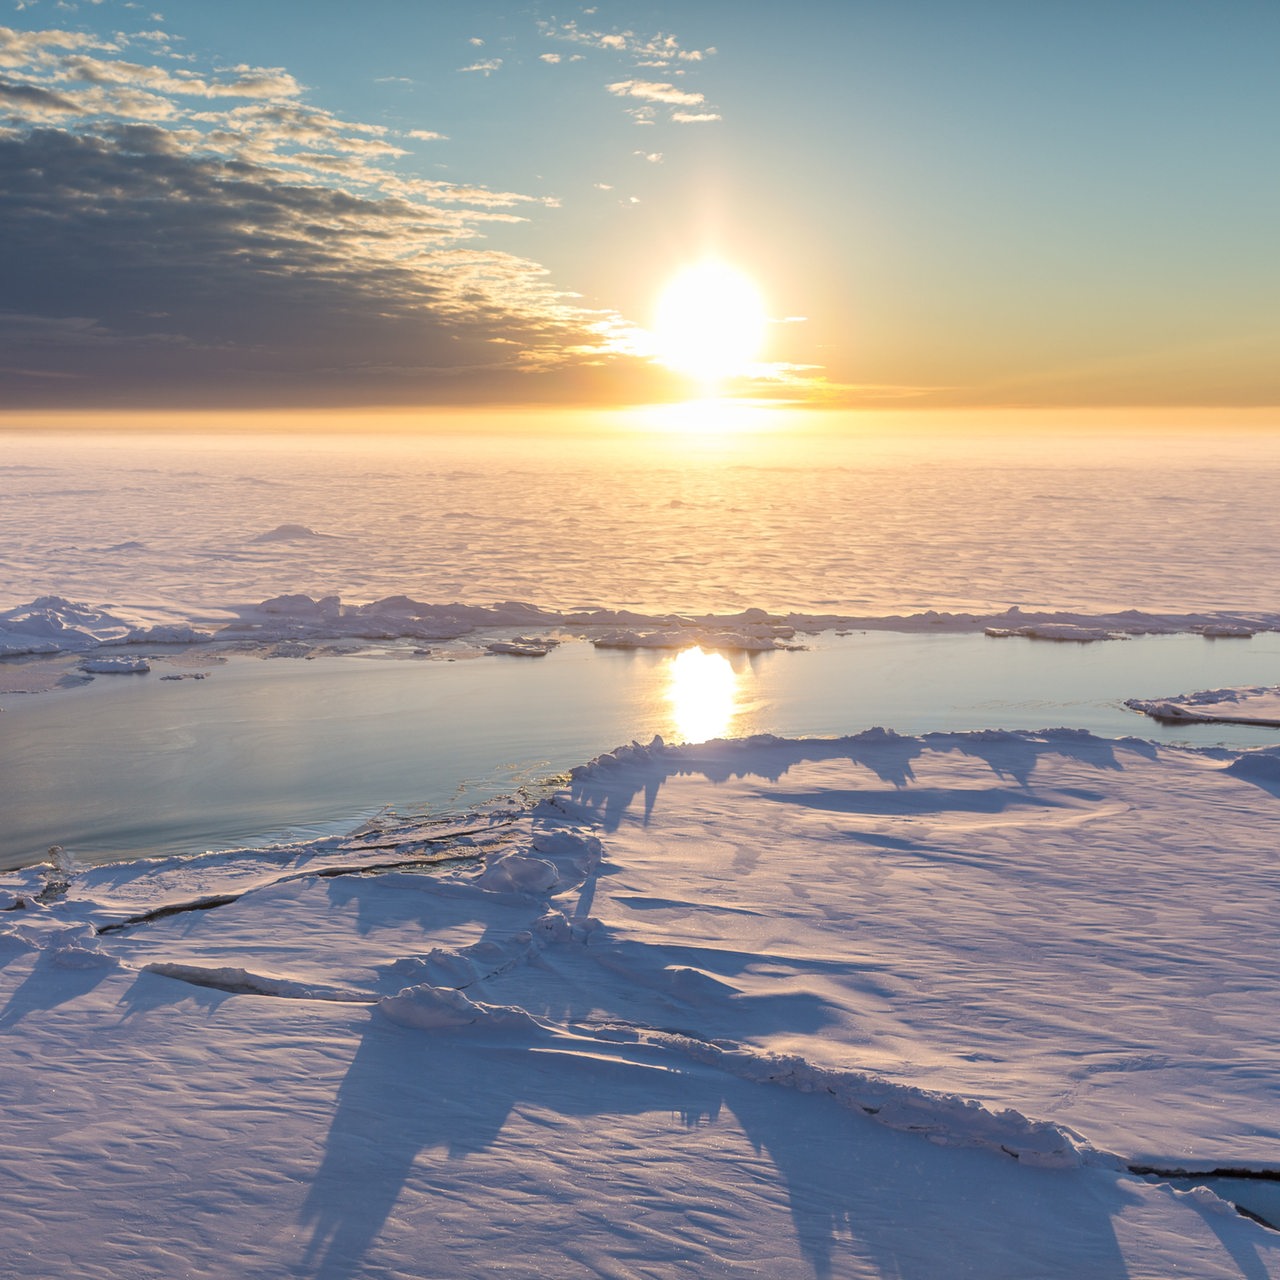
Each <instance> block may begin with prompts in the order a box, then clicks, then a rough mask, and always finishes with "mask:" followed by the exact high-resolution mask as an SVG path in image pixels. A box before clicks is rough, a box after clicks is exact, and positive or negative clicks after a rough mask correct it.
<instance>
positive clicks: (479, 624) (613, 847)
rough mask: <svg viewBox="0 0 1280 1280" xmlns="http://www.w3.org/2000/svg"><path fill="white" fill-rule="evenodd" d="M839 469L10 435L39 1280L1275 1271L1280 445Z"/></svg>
mask: <svg viewBox="0 0 1280 1280" xmlns="http://www.w3.org/2000/svg"><path fill="white" fill-rule="evenodd" d="M632 425H634V424H632ZM835 428H838V429H833V427H832V425H831V424H828V426H827V427H826V429H824V430H822V431H810V430H802V429H800V427H799V426H795V427H793V428H792V429H790V430H788V431H784V432H778V433H770V432H759V431H752V432H746V431H744V432H741V433H734V432H723V433H698V432H678V431H648V432H645V431H637V430H627V429H622V428H620V427H617V426H616V425H613V426H610V427H609V429H608V430H605V429H603V428H602V429H601V430H599V431H595V432H591V431H583V430H576V431H573V432H563V433H547V434H541V435H537V436H533V435H529V434H525V435H520V434H512V433H506V434H500V433H496V434H488V435H480V436H474V437H463V436H459V435H442V436H411V435H404V434H401V435H395V436H393V435H367V436H354V435H342V434H329V435H322V436H305V435H296V436H271V435H263V436H249V435H243V434H241V435H231V434H224V435H217V434H209V435H203V436H197V435H186V436H182V437H167V436H164V435H161V434H156V433H141V432H139V433H132V434H131V433H128V432H121V433H115V434H110V435H107V434H79V435H67V434H59V433H54V432H45V433H34V432H32V433H27V434H16V433H15V434H9V435H5V436H0V642H2V643H3V644H4V645H5V646H7V651H8V652H9V653H10V654H11V655H13V656H10V657H6V658H0V708H3V710H2V711H0V778H3V782H2V783H0V804H2V805H3V813H2V814H0V816H2V817H3V819H4V821H3V823H2V824H0V826H2V827H3V831H2V834H0V867H6V868H9V870H7V871H5V872H3V873H2V874H0V1099H3V1103H4V1107H5V1114H6V1117H7V1127H8V1132H7V1135H6V1143H5V1144H4V1146H3V1147H2V1148H0V1182H3V1185H4V1188H5V1195H4V1196H3V1198H2V1199H0V1206H2V1207H0V1223H2V1224H3V1226H4V1229H5V1235H6V1266H9V1267H11V1268H12V1274H14V1275H16V1276H19V1277H22V1278H23V1280H35V1278H40V1280H43V1278H45V1277H49V1278H50V1280H52V1277H62V1276H66V1275H69V1274H77V1275H85V1276H96V1275H102V1276H108V1275H109V1276H119V1275H129V1276H139V1277H152V1276H154V1277H168V1276H173V1275H191V1276H201V1277H221V1276H227V1277H231V1276H243V1275H246V1274H254V1275H261V1276H280V1277H315V1278H317V1280H338V1278H339V1277H357V1276H369V1277H373V1276H377V1277H384V1278H398V1277H406V1278H407V1277H410V1276H422V1275H439V1276H442V1277H472V1276H475V1277H479V1276H490V1275H493V1274H509V1275H514V1276H529V1277H532V1276H536V1275H545V1274H548V1273H555V1274H558V1275H566V1276H593V1277H595V1276H599V1277H605V1276H607V1277H633V1276H634V1277H642V1276H643V1277H658V1276H661V1277H684V1276H695V1275H696V1276H702V1275H707V1274H716V1275H726V1276H767V1277H819V1278H825V1277H847V1278H849V1280H860V1278H862V1277H883V1278H888V1277H895V1278H901V1277H912V1278H914V1280H931V1278H933V1277H945V1276H961V1275H968V1276H982V1277H1022V1276H1031V1275H1035V1276H1053V1277H1059V1276H1060V1277H1077V1276H1085V1275H1087V1276H1098V1277H1106V1278H1107V1280H1111V1278H1112V1277H1114V1278H1115V1280H1121V1278H1122V1277H1124V1278H1126V1280H1130V1278H1133V1277H1152V1278H1153V1280H1154V1278H1155V1277H1167V1276H1172V1275H1187V1276H1196V1277H1218V1276H1230V1277H1236V1276H1239V1277H1244V1278H1245V1280H1256V1278H1257V1277H1266V1276H1280V1247H1278V1246H1277V1243H1276V1242H1277V1241H1278V1240H1280V1235H1277V1233H1276V1230H1275V1228H1274V1227H1273V1226H1272V1225H1270V1224H1276V1226H1280V1196H1278V1195H1277V1194H1276V1191H1275V1188H1276V1187H1277V1186H1278V1185H1280V1068H1277V1065H1276V1064H1277V1063H1278V1062H1280V1053H1278V1052H1277V1050H1278V1049H1280V1045H1278V1044H1277V1040H1276V1030H1275V1029H1276V1027H1278V1026H1280V1017H1278V1016H1277V1015H1278V1014H1280V1009H1277V1006H1276V1000H1277V997H1276V995H1275V992H1276V990H1277V989H1278V980H1280V973H1276V972H1275V968H1276V965H1275V956H1277V955H1280V936H1277V925H1276V921H1277V920H1280V910H1278V909H1277V908H1280V863H1277V861H1276V857H1277V855H1276V846H1275V841H1274V829H1275V822H1276V819H1277V816H1280V810H1277V808H1276V805H1277V804H1280V729H1276V728H1273V727H1269V726H1267V725H1265V724H1258V723H1222V722H1221V718H1218V719H1212V718H1210V719H1203V718H1202V719H1188V718H1187V717H1186V711H1185V709H1187V708H1190V709H1191V711H1192V712H1193V713H1194V714H1195V715H1198V716H1204V715H1206V714H1208V713H1207V712H1206V711H1205V709H1206V708H1207V709H1209V711H1212V712H1214V713H1215V714H1217V713H1222V712H1223V711H1224V709H1225V713H1226V715H1227V718H1234V719H1236V720H1240V719H1243V720H1245V721H1248V720H1250V719H1251V718H1253V719H1259V720H1265V719H1268V718H1270V719H1274V718H1275V715H1276V713H1275V707H1276V705H1277V702H1276V698H1275V696H1274V693H1273V692H1271V691H1272V690H1273V689H1274V687H1275V686H1276V685H1277V684H1280V678H1278V676H1277V672H1280V606H1278V605H1277V600H1280V590H1278V588H1280V569H1278V566H1277V561H1276V559H1275V555H1274V546H1275V544H1276V536H1277V533H1280V528H1278V527H1277V524H1278V521H1280V517H1277V515H1276V513H1277V512H1278V511H1280V445H1278V443H1277V441H1278V440H1280V436H1274V435H1270V434H1267V433H1264V432H1261V431H1253V432H1232V431H1226V430H1223V431H1219V432H1201V433H1198V434H1197V433H1193V432H1189V431H1183V430H1170V431H1167V432H1158V431H1157V432H1155V433H1154V434H1153V432H1152V431H1146V432H1144V433H1134V434H1124V433H1117V432H1110V433H1106V434H1105V435H1099V434H1098V433H1097V432H1096V431H1090V430H1086V429H1084V428H1075V427H1072V426H1071V424H1070V423H1066V424H1062V423H1059V424H1058V426H1057V427H1056V428H1055V429H1054V430H1053V431H1049V430H1047V429H1044V428H1043V424H1041V427H1040V428H1037V429H1036V430H1032V429H1030V427H1028V428H1027V429H1026V430H1018V429H1017V427H1016V424H1014V425H1013V426H1012V427H1011V426H1010V425H1009V424H1008V423H1005V424H1003V425H1002V426H1001V427H1000V428H999V429H998V430H997V429H994V428H993V429H991V430H976V431H975V430H968V431H966V432H964V433H955V432H947V431H943V430H939V429H937V428H927V429H926V428H921V427H918V426H903V427H902V428H901V429H900V430H897V431H893V432H886V431H885V430H883V428H880V429H877V430H875V431H873V430H870V429H868V428H865V427H863V426H860V425H859V423H858V421H857V420H855V419H849V420H847V421H845V422H843V423H837V424H835ZM335 597H337V598H339V599H340V602H341V603H339V600H338V599H335ZM1103 637H1110V638H1103ZM539 643H541V644H542V647H543V648H545V652H544V653H543V655H542V656H529V650H530V649H531V648H533V649H535V650H536V647H537V645H538V644H539ZM490 645H497V647H498V648H499V650H501V649H503V648H508V649H509V648H510V647H511V646H512V645H515V646H516V647H517V648H518V649H521V650H524V652H523V653H521V654H519V655H517V654H513V653H511V652H494V651H493V650H491V649H490V647H489V646H490ZM131 665H133V666H145V667H146V670H139V671H137V672H136V673H124V672H123V671H121V670H120V668H121V667H122V666H131ZM86 666H90V667H95V668H97V670H96V671H95V670H85V669H84V668H85V667H86ZM113 667H114V668H115V670H114V671H112V670H111V668H113ZM1206 691H1217V692H1212V693H1211V692H1206ZM1180 695H1181V701H1179V702H1178V703H1177V707H1175V708H1174V710H1172V711H1171V710H1169V708H1170V707H1172V706H1173V705H1174V703H1173V701H1171V700H1174V701H1176V700H1177V699H1178V698H1179V696H1180ZM1129 699H1136V700H1139V701H1140V702H1141V703H1143V704H1144V705H1149V706H1150V707H1152V708H1154V709H1155V710H1156V711H1157V712H1160V713H1161V716H1160V718H1152V716H1151V714H1147V715H1143V714H1140V713H1139V711H1138V710H1135V709H1133V708H1131V707H1128V706H1126V705H1125V703H1126V700H1129ZM1178 707H1181V708H1183V710H1182V711H1179V710H1178V709H1177V708H1178ZM1179 716H1182V717H1183V718H1181V719H1180V718H1179ZM655 735H656V736H655ZM629 744H631V745H629ZM51 845H57V846H61V849H62V851H61V852H59V853H58V854H56V855H54V856H53V857H52V859H51V860H50V861H48V862H42V859H43V858H45V857H46V854H47V851H48V849H49V846H51Z"/></svg>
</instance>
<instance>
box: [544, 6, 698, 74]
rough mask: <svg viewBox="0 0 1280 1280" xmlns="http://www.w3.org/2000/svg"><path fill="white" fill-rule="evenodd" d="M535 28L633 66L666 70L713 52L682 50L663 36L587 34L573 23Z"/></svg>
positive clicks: (673, 40) (551, 24) (676, 42)
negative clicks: (624, 59) (626, 60)
mask: <svg viewBox="0 0 1280 1280" xmlns="http://www.w3.org/2000/svg"><path fill="white" fill-rule="evenodd" d="M587 12H588V13H591V12H594V11H593V10H588V11H587ZM538 26H539V27H540V28H541V30H542V33H543V35H544V36H547V37H549V38H550V39H553V40H564V41H568V42H570V43H572V44H579V45H584V46H586V47H588V48H591V49H601V50H605V51H607V52H610V53H619V54H624V55H626V56H627V57H628V58H629V59H630V60H631V61H632V62H633V64H634V65H636V66H647V67H668V66H671V65H672V64H678V63H681V62H702V61H704V60H705V59H706V58H709V57H711V56H712V55H713V54H714V53H715V52H716V51H715V49H714V47H708V48H706V49H682V48H681V47H680V42H679V40H677V39H676V37H675V36H673V35H667V34H664V33H662V32H659V33H658V34H657V35H653V36H642V35H637V34H636V32H634V31H588V30H584V29H583V28H582V27H580V26H579V25H578V24H577V22H575V21H573V20H570V21H567V22H561V23H559V24H557V23H554V22H545V21H543V22H539V24H538Z"/></svg>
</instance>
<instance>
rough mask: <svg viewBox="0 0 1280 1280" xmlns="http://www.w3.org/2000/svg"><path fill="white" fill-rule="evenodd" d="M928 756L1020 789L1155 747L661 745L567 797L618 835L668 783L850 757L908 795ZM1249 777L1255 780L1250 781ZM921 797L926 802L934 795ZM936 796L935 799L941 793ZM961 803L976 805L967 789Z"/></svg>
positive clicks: (1001, 736)
mask: <svg viewBox="0 0 1280 1280" xmlns="http://www.w3.org/2000/svg"><path fill="white" fill-rule="evenodd" d="M926 751H936V752H945V751H957V752H961V753H963V754H965V755H969V756H972V757H974V758H976V759H979V760H981V761H983V763H985V764H986V765H987V766H988V768H990V769H991V771H992V773H993V774H994V775H995V776H996V777H997V778H1002V779H1013V780H1014V781H1015V782H1016V783H1017V784H1018V786H1020V787H1022V788H1024V789H1025V788H1026V787H1027V786H1028V785H1029V782H1030V779H1031V776H1032V774H1033V773H1034V772H1035V770H1036V767H1037V765H1038V763H1039V762H1040V760H1041V759H1042V758H1044V757H1046V756H1066V757H1068V758H1070V759H1073V760H1077V761H1079V762H1080V763H1083V764H1088V765H1091V766H1093V767H1094V768H1096V769H1100V770H1108V771H1117V770H1121V769H1123V768H1124V763H1123V753H1125V752H1128V753H1131V754H1134V755H1137V756H1140V757H1142V758H1145V759H1151V758H1154V755H1155V752H1156V748H1155V747H1154V746H1153V745H1152V744H1150V743H1147V742H1143V741H1141V740H1139V739H1122V740H1113V739H1109V738H1099V737H1095V736H1094V735H1092V734H1090V733H1087V732H1085V731H1083V730H1072V729H1053V730H1046V731H1044V732H1043V733H1039V734H1033V733H1015V732H1011V731H989V732H985V733H930V734H925V735H923V736H922V737H903V736H901V735H899V734H896V733H891V732H888V731H886V730H884V729H869V730H867V731H866V732H865V733H860V734H857V735H855V736H853V737H846V738H829V739H828V738H810V739H776V738H767V737H766V738H754V739H745V740H742V741H724V742H708V743H701V744H697V745H693V746H685V747H679V748H662V749H658V750H650V751H648V752H646V753H643V754H640V755H634V756H632V757H630V758H625V757H624V758H623V759H622V760H620V761H619V762H618V763H616V764H613V763H609V762H606V763H604V764H597V765H595V766H593V767H591V768H589V769H586V770H583V771H582V772H581V773H580V774H579V775H578V776H577V777H576V778H574V780H573V782H572V783H571V785H570V795H571V797H572V800H573V802H574V804H576V805H577V806H579V808H580V809H581V810H583V811H585V813H586V814H587V815H589V816H590V817H591V819H592V820H593V821H595V822H598V823H599V824H600V825H601V826H602V827H603V828H604V830H605V831H607V832H609V831H616V830H617V829H618V828H619V826H620V825H621V824H622V822H623V821H624V820H625V819H626V818H627V816H628V815H629V814H632V813H634V811H635V802H636V798H637V797H638V796H639V795H641V794H642V793H643V796H644V804H643V809H642V812H641V814H640V820H641V821H642V822H644V823H645V824H647V823H648V821H649V820H650V818H651V817H652V815H653V812H654V809H655V807H656V805H657V799H658V795H659V793H660V791H661V789H662V786H663V784H664V783H665V782H666V781H667V780H668V779H669V778H674V777H694V776H701V777H704V778H706V779H707V780H708V781H710V782H715V783H722V782H727V781H729V780H731V779H733V778H748V777H753V778H760V779H761V780H763V781H768V782H777V781H779V780H780V779H781V778H782V777H783V776H784V775H785V774H787V773H788V772H789V771H790V770H791V769H793V768H794V767H796V766H797V765H799V764H803V763H808V762H822V761H828V760H848V761H849V762H850V763H852V764H857V765H861V766H862V767H863V768H865V769H867V770H869V771H870V772H871V773H873V774H874V775H875V776H876V777H877V778H879V779H880V781H881V782H883V783H885V784H886V785H887V786H889V787H892V788H894V789H895V790H906V789H907V788H909V787H911V785H912V783H913V782H914V781H915V763H916V761H917V760H918V759H919V757H920V756H922V755H923V754H924V753H925V752H926ZM1233 768H1234V766H1233ZM1268 776H1269V777H1270V778H1272V779H1273V780H1274V785H1275V788H1276V792H1277V794H1280V766H1272V769H1271V773H1270V774H1269V775H1268ZM1249 780H1250V781H1257V780H1258V779H1256V778H1254V777H1250V779H1249ZM1260 785H1262V783H1261V782H1260ZM863 794H866V793H863ZM921 794H922V795H923V796H924V798H925V799H926V800H927V799H928V797H929V795H930V794H933V793H930V792H924V793H921ZM947 794H948V795H950V796H951V797H952V799H951V801H950V802H949V803H946V804H943V806H942V807H943V808H947V807H950V804H954V803H958V801H957V800H955V796H954V793H947ZM993 794H994V793H993ZM1000 795H1001V796H1002V797H1003V799H1004V800H1005V801H1007V802H1009V803H1016V802H1018V801H1019V800H1024V799H1025V798H1024V797H1020V796H1018V795H1017V793H1016V792H1012V791H1008V790H1005V791H1003V792H1001V793H1000ZM937 796H938V797H941V796H942V793H941V792H939V793H937ZM774 798H775V799H777V798H779V797H774ZM802 802H803V803H808V804H812V803H813V802H814V801H813V798H812V797H807V798H802ZM866 803H871V801H869V800H868V801H866ZM880 803H881V804H883V805H884V806H886V807H885V808H884V809H880V808H877V809H874V810H872V811H874V812H887V811H890V810H891V808H892V802H891V801H890V800H888V799H885V800H883V801H881V802H880ZM967 803H969V804H980V803H982V802H981V801H980V800H979V799H977V798H975V795H974V793H972V792H971V793H970V795H969V799H968V801H967Z"/></svg>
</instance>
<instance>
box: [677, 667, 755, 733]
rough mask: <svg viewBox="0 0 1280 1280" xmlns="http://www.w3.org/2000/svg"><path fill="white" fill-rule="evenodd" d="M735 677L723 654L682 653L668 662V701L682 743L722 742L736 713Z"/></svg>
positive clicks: (736, 678) (736, 680)
mask: <svg viewBox="0 0 1280 1280" xmlns="http://www.w3.org/2000/svg"><path fill="white" fill-rule="evenodd" d="M737 690H738V677H737V676H736V675H735V674H734V670H733V668H732V667H731V666H730V665H729V660H728V658H726V657H725V656H724V654H722V653H707V652H706V651H705V650H703V649H683V650H681V652H680V653H678V654H676V656H675V657H674V658H673V659H672V660H671V680H670V683H669V684H668V686H667V697H668V699H669V700H670V702H671V712H672V716H673V718H674V720H675V724H676V733H677V734H678V735H679V736H680V738H681V739H682V740H683V741H685V742H706V741H707V740H708V739H710V738H723V737H724V736H725V734H726V733H727V732H728V731H729V724H730V722H731V721H732V720H733V717H734V713H735V711H736V710H737Z"/></svg>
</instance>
